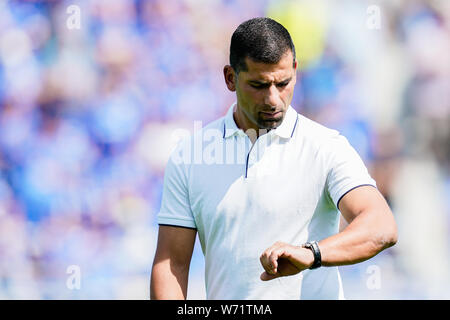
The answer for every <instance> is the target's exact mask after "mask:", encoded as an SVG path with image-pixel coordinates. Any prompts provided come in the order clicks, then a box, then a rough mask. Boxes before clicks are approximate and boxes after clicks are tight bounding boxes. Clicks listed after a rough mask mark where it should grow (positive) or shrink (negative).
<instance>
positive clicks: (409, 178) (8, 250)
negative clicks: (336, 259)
mask: <svg viewBox="0 0 450 320" xmlns="http://www.w3.org/2000/svg"><path fill="white" fill-rule="evenodd" d="M74 6H75V9H78V11H77V10H75V11H73V10H70V9H68V8H72V9H73V8H74ZM370 6H372V8H373V6H375V9H377V8H378V11H377V10H374V11H373V10H368V8H369V7H370ZM77 13H78V15H77ZM256 16H269V17H273V18H275V19H276V20H277V21H279V22H280V23H282V24H283V25H284V26H285V27H287V28H288V30H289V31H290V32H291V34H292V36H293V39H294V43H295V45H296V48H297V58H298V60H299V72H298V82H297V87H296V91H295V94H294V99H293V101H292V106H293V107H294V108H295V109H296V110H297V111H299V112H300V113H302V114H304V115H305V116H307V117H309V118H311V119H313V120H315V121H318V122H320V123H322V124H324V125H326V126H328V127H331V128H334V129H337V130H339V131H340V132H341V133H342V134H343V135H345V136H346V137H347V138H348V139H349V141H350V143H351V144H352V145H353V146H354V147H355V148H356V149H357V151H358V152H359V153H360V155H361V156H362V158H363V160H364V161H365V163H366V164H367V166H368V168H369V171H370V172H371V174H372V176H373V177H374V179H375V180H376V181H377V185H378V188H379V189H380V191H381V192H382V193H383V195H384V196H385V197H386V199H387V200H388V202H389V204H390V205H391V207H392V209H393V212H394V215H395V217H396V220H397V223H398V227H399V242H398V244H397V245H396V246H395V247H393V248H391V249H389V250H387V251H385V252H382V253H381V254H379V255H378V256H376V257H374V258H373V259H371V260H369V261H366V262H364V263H362V264H358V265H354V266H348V267H342V268H341V272H342V277H343V281H344V289H346V295H347V298H350V299H351V298H357V299H364V298H385V299H409V298H420V299H422V298H423V299H428V298H434V299H440V298H446V299H450V289H449V287H448V284H449V283H450V232H449V231H450V2H448V1H445V0H440V1H439V0H435V1H432V0H430V1H393V2H389V1H387V0H386V1H382V0H379V1H372V2H370V3H369V2H366V1H339V2H338V1H326V0H322V1H302V0H284V1H272V0H264V1H248V0H183V1H180V0H150V1H144V0H134V1H131V0H99V1H87V0H85V1H83V0H73V1H56V0H55V1H0V299H21V298H23V299H66V298H67V299H77V298H83V299H133V298H136V299H145V298H148V296H149V281H150V270H151V263H152V260H153V255H154V250H155V246H156V239H157V231H158V226H157V224H156V214H157V213H158V210H159V206H160V201H161V191H162V182H163V175H164V167H165V164H166V161H167V158H168V155H169V153H170V151H171V150H172V148H173V146H174V144H175V142H176V141H174V137H173V132H174V130H176V129H178V128H185V129H188V130H190V131H192V130H193V122H194V121H202V123H203V125H206V124H207V123H208V122H210V121H212V120H214V119H216V118H218V117H220V116H222V115H224V114H225V112H226V110H227V108H228V107H229V106H230V105H231V103H233V101H234V97H233V94H232V93H230V92H228V90H226V87H225V84H224V81H223V75H222V68H223V66H224V65H225V64H227V63H228V53H229V51H228V50H229V41H230V37H231V34H232V32H233V31H234V29H235V28H236V27H237V26H238V25H239V24H240V23H241V22H243V21H244V20H247V19H249V18H252V17H256ZM76 18H80V21H79V22H80V23H79V28H77V27H76V25H75V27H74V25H71V24H70V21H71V20H70V19H76ZM377 18H379V19H380V21H379V22H380V23H379V25H378V26H377V24H372V25H371V24H370V23H368V21H369V20H370V19H377ZM199 250H200V249H199V248H198V246H197V247H196V251H195V254H194V259H193V264H192V267H191V282H190V287H191V289H192V290H190V292H189V295H190V296H189V297H191V298H202V297H204V287H203V282H202V281H203V279H202V273H203V262H202V259H203V258H202V256H201V252H200V251H199ZM373 265H375V266H377V267H379V274H380V276H381V286H379V287H377V288H375V289H374V288H373V287H370V286H368V284H367V281H368V279H369V278H370V277H371V276H373V275H372V274H370V272H368V270H372V269H370V268H368V267H369V266H373ZM70 266H78V267H79V270H80V272H81V273H80V276H81V282H80V283H81V285H80V288H75V289H74V288H73V287H71V286H70V285H69V283H68V282H70V279H71V276H72V274H71V273H70V272H69V270H70V268H69V267H70Z"/></svg>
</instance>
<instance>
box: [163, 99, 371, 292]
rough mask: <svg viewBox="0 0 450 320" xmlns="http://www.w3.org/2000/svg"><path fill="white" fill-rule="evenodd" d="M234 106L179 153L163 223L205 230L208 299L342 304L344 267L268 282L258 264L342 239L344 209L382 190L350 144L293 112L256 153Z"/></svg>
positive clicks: (169, 172)
mask: <svg viewBox="0 0 450 320" xmlns="http://www.w3.org/2000/svg"><path fill="white" fill-rule="evenodd" d="M235 105H236V104H233V105H232V106H231V107H230V108H229V110H228V112H227V114H226V116H225V117H222V118H220V119H218V120H216V121H214V122H212V123H210V124H209V125H207V126H205V127H204V128H202V129H201V130H199V131H197V132H196V133H194V134H193V135H192V136H191V137H189V138H187V139H184V140H183V141H182V142H181V143H179V145H178V146H177V148H176V149H175V150H174V152H173V153H172V155H171V157H170V159H169V161H168V163H167V166H166V171H165V176H164V187H163V195H162V204H161V210H160V212H159V214H158V223H159V224H161V225H173V226H180V227H187V228H195V229H197V231H198V235H199V239H200V243H201V246H202V250H203V253H204V255H205V281H206V295H207V298H208V299H269V300H272V299H343V298H344V296H343V290H342V283H341V279H340V276H339V272H338V268H337V267H321V268H318V269H315V270H305V271H303V272H301V273H299V274H297V275H294V276H289V277H281V278H277V279H275V280H271V281H266V282H265V281H261V280H260V278H259V277H260V274H261V273H262V272H263V271H264V270H263V268H262V266H261V264H260V261H259V257H260V255H261V254H262V253H263V251H264V250H265V249H266V248H268V247H269V246H271V245H272V244H273V243H274V242H276V241H283V242H287V243H290V244H293V245H301V244H302V243H304V242H306V241H311V240H318V241H319V240H322V239H324V238H327V237H329V236H331V235H333V234H336V233H337V232H338V231H339V211H338V209H337V204H338V201H339V200H340V199H341V197H342V196H343V195H345V194H346V193H347V192H348V191H350V190H351V189H354V188H356V187H358V186H361V185H372V186H375V187H376V184H375V181H374V180H373V179H372V178H371V177H370V175H369V173H368V171H367V169H366V167H365V165H364V163H363V162H362V160H361V158H360V157H359V156H358V154H357V153H356V151H355V150H354V149H353V148H352V147H351V145H350V144H349V143H348V141H347V139H346V138H345V137H343V136H342V135H340V134H339V133H338V132H337V131H335V130H331V129H328V128H326V127H324V126H322V125H320V124H318V123H316V122H314V121H312V120H309V119H307V118H306V117H304V116H302V115H300V114H298V113H297V112H296V111H295V110H294V109H293V108H292V107H291V106H290V107H289V109H288V110H287V113H286V115H285V118H284V120H283V122H282V124H281V125H280V126H279V127H278V128H276V129H274V130H271V131H269V132H268V133H267V134H264V135H261V136H260V137H259V138H258V139H257V140H256V142H255V144H254V145H253V146H252V143H251V141H250V139H249V138H248V136H247V135H246V134H245V133H244V132H243V131H242V130H241V129H239V128H238V127H237V126H236V123H235V121H234V119H233V110H234V108H235Z"/></svg>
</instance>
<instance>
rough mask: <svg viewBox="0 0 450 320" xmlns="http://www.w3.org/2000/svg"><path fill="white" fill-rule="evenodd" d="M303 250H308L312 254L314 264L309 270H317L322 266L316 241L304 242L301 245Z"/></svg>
mask: <svg viewBox="0 0 450 320" xmlns="http://www.w3.org/2000/svg"><path fill="white" fill-rule="evenodd" d="M302 247H303V248H307V249H310V250H311V251H312V252H313V254H314V263H313V264H312V266H311V267H310V268H309V269H317V268H319V267H320V266H321V265H322V255H321V254H320V249H319V244H318V243H317V241H310V242H306V243H305V244H303V245H302Z"/></svg>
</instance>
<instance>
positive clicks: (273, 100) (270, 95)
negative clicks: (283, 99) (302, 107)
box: [264, 85, 280, 107]
mask: <svg viewBox="0 0 450 320" xmlns="http://www.w3.org/2000/svg"><path fill="white" fill-rule="evenodd" d="M264 103H265V104H266V105H269V106H272V107H274V106H278V105H279V104H280V92H279V91H278V89H277V87H276V86H275V85H271V86H270V87H269V88H268V89H267V91H266V96H265V97H264Z"/></svg>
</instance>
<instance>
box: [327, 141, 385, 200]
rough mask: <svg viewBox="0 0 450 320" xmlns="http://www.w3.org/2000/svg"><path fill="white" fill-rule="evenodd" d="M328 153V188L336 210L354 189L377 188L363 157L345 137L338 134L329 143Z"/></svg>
mask: <svg viewBox="0 0 450 320" xmlns="http://www.w3.org/2000/svg"><path fill="white" fill-rule="evenodd" d="M326 152H327V153H328V157H329V166H328V169H329V170H328V176H327V188H328V193H329V194H330V196H331V199H332V200H333V203H334V205H335V206H336V208H338V204H339V201H340V200H341V198H342V197H343V196H344V195H345V194H346V193H348V192H349V191H351V190H352V189H355V188H357V187H359V186H364V185H370V186H373V187H375V188H376V182H375V180H374V179H372V177H371V176H370V174H369V172H368V170H367V168H366V166H365V165H364V162H363V161H362V160H361V157H360V156H359V155H358V153H357V152H356V150H355V149H354V148H353V147H352V146H351V145H350V143H349V142H348V141H347V139H346V138H345V137H344V136H342V135H340V134H336V135H335V136H334V137H333V138H332V139H331V142H330V143H329V144H328V143H327V148H326Z"/></svg>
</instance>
